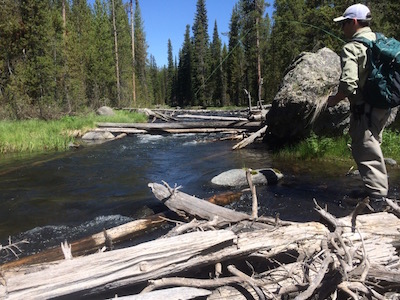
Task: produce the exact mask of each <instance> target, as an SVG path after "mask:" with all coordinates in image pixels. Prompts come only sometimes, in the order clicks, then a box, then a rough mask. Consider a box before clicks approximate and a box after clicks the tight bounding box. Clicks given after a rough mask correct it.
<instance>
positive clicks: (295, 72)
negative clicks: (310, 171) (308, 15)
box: [266, 48, 349, 141]
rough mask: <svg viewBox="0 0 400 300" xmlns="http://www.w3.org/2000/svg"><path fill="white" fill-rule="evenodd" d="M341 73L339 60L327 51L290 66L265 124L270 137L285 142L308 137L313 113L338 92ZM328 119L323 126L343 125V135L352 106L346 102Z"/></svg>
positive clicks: (301, 58)
mask: <svg viewBox="0 0 400 300" xmlns="http://www.w3.org/2000/svg"><path fill="white" fill-rule="evenodd" d="M340 72H341V69H340V58H339V56H338V55H337V54H336V53H335V52H333V51H332V50H330V49H328V48H323V49H320V50H319V51H318V52H316V53H310V52H303V53H301V54H300V56H299V57H297V59H295V60H294V62H293V63H292V64H291V65H290V66H289V68H288V70H287V72H286V75H285V76H284V78H283V82H282V84H281V87H280V89H279V91H278V93H277V94H276V96H275V98H274V101H273V103H272V107H271V110H270V111H269V113H268V115H267V120H266V123H267V125H268V133H269V134H271V135H273V136H275V137H276V138H278V139H281V140H285V141H291V140H299V139H303V138H305V137H307V136H309V134H310V132H311V129H312V116H313V113H314V112H315V109H316V108H321V107H323V104H324V103H325V102H326V99H327V98H328V96H329V95H330V94H331V93H332V92H334V91H335V88H337V85H338V83H339V78H340ZM329 115H332V117H331V118H330V120H329V121H326V122H324V123H325V124H327V126H325V127H324V128H325V129H329V128H332V122H333V121H334V122H335V123H336V124H342V125H340V126H339V127H340V129H339V131H342V132H343V127H345V124H346V123H348V120H347V118H348V116H349V104H348V103H346V102H343V103H342V104H341V105H340V106H339V107H337V108H333V109H330V110H329ZM320 117H321V116H320ZM320 117H318V118H317V119H319V118H320ZM328 125H329V126H328Z"/></svg>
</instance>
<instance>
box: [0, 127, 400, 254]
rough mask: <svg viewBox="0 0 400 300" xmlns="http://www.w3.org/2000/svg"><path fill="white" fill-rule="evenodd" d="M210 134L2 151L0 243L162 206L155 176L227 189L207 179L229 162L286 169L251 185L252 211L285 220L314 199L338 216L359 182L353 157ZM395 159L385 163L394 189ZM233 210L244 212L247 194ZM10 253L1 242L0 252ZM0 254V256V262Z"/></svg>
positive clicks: (73, 230) (55, 234) (47, 236)
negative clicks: (277, 154) (275, 148)
mask: <svg viewBox="0 0 400 300" xmlns="http://www.w3.org/2000/svg"><path fill="white" fill-rule="evenodd" d="M219 137H220V136H219V135H217V134H174V135H134V136H128V137H126V138H123V139H119V140H115V141H112V142H108V143H104V144H100V145H91V146H86V147H83V148H81V149H77V150H71V151H68V152H66V153H53V154H42V155H35V156H30V155H25V156H23V157H21V156H7V157H3V158H1V159H0V191H1V194H0V203H1V210H0V244H2V245H6V244H7V243H8V238H9V237H11V240H12V241H13V242H16V241H20V240H22V239H26V240H27V241H29V244H22V245H21V247H20V248H21V250H22V251H23V255H27V254H31V253H35V252H37V251H40V250H42V249H44V248H46V247H50V246H54V245H59V243H60V242H62V241H64V240H68V241H72V240H75V239H78V238H81V237H83V236H87V235H89V234H93V233H96V232H100V231H102V230H103V228H110V227H112V226H117V225H120V224H123V223H126V222H128V221H132V220H135V219H138V218H142V217H144V216H148V215H150V214H153V213H155V212H159V211H162V210H163V209H164V207H163V205H162V204H160V202H159V201H158V200H157V199H156V198H155V197H154V196H153V194H152V193H151V191H150V189H149V188H148V187H147V184H148V183H149V182H159V183H160V182H161V181H162V180H164V181H166V182H168V183H169V185H171V186H173V185H174V184H177V185H181V186H182V188H181V190H182V191H183V192H185V193H188V194H191V195H195V196H197V197H199V198H208V197H210V196H212V195H214V194H218V193H223V192H226V191H229V189H228V188H223V187H217V186H215V185H213V184H212V183H211V182H210V181H211V179H212V178H213V177H214V176H216V175H218V174H219V173H222V172H223V171H226V170H229V169H234V168H253V169H257V168H264V167H273V168H276V169H278V170H280V171H281V172H282V173H283V174H284V178H283V179H282V180H281V181H280V182H279V183H278V184H275V185H266V186H258V187H257V196H258V200H259V206H260V212H259V214H260V215H267V216H275V215H276V213H279V214H280V218H281V219H284V220H293V221H310V220H317V219H318V218H319V217H318V215H317V214H316V212H315V211H314V202H313V199H315V200H316V201H318V203H319V204H320V205H321V206H325V205H327V207H328V211H330V212H331V213H333V214H334V215H336V216H338V217H340V216H344V215H346V214H349V212H350V208H349V207H346V206H345V205H343V203H342V199H343V197H345V196H346V195H348V194H349V193H350V192H351V191H352V190H354V189H358V188H361V186H362V184H361V181H360V180H359V178H358V177H349V176H345V174H346V172H347V170H348V169H349V168H350V167H351V165H350V164H351V163H349V162H344V161H336V162H325V163H324V162H318V163H315V162H304V161H288V160H286V161H277V160H274V159H273V157H272V156H271V155H270V154H269V152H268V151H267V150H266V149H265V146H264V145H252V146H250V147H248V149H242V150H235V151H232V150H231V148H232V146H233V145H234V144H235V143H236V142H234V141H229V140H225V141H220V140H219V139H218V138H219ZM398 178H399V171H398V169H397V168H392V169H390V180H391V184H392V186H391V193H392V194H393V195H394V196H395V197H396V196H398V182H399V181H398ZM230 207H231V208H233V209H236V210H241V211H246V212H250V211H251V196H250V194H249V193H245V194H244V195H243V196H242V198H241V200H240V201H239V202H236V203H233V204H230ZM10 257H12V254H11V253H9V252H6V251H4V250H3V252H0V260H1V261H5V260H8V259H10ZM1 261H0V262H1Z"/></svg>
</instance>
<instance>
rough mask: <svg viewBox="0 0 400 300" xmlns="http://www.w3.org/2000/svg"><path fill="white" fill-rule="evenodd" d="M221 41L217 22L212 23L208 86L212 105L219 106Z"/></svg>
mask: <svg viewBox="0 0 400 300" xmlns="http://www.w3.org/2000/svg"><path fill="white" fill-rule="evenodd" d="M221 47H222V43H221V39H220V38H219V35H218V26H217V21H215V23H214V31H213V40H212V42H211V46H210V49H211V64H210V70H211V75H210V76H211V77H210V81H209V84H208V88H209V90H210V94H211V99H212V103H211V104H212V105H213V106H221V105H222V103H223V98H224V95H223V78H222V76H223V73H222V56H221V50H222V49H221Z"/></svg>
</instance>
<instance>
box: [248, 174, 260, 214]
mask: <svg viewBox="0 0 400 300" xmlns="http://www.w3.org/2000/svg"><path fill="white" fill-rule="evenodd" d="M251 172H252V169H247V170H246V179H247V183H248V184H249V187H250V190H251V197H252V200H253V201H252V212H251V218H252V219H253V220H254V219H257V218H258V200H257V193H256V187H255V185H254V184H253V180H252V179H251Z"/></svg>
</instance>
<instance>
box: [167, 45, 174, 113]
mask: <svg viewBox="0 0 400 300" xmlns="http://www.w3.org/2000/svg"><path fill="white" fill-rule="evenodd" d="M167 46H168V67H167V103H168V105H170V106H174V105H176V103H175V101H174V98H175V92H174V78H175V70H174V69H175V67H174V58H173V54H172V43H171V40H170V39H168V45H167Z"/></svg>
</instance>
